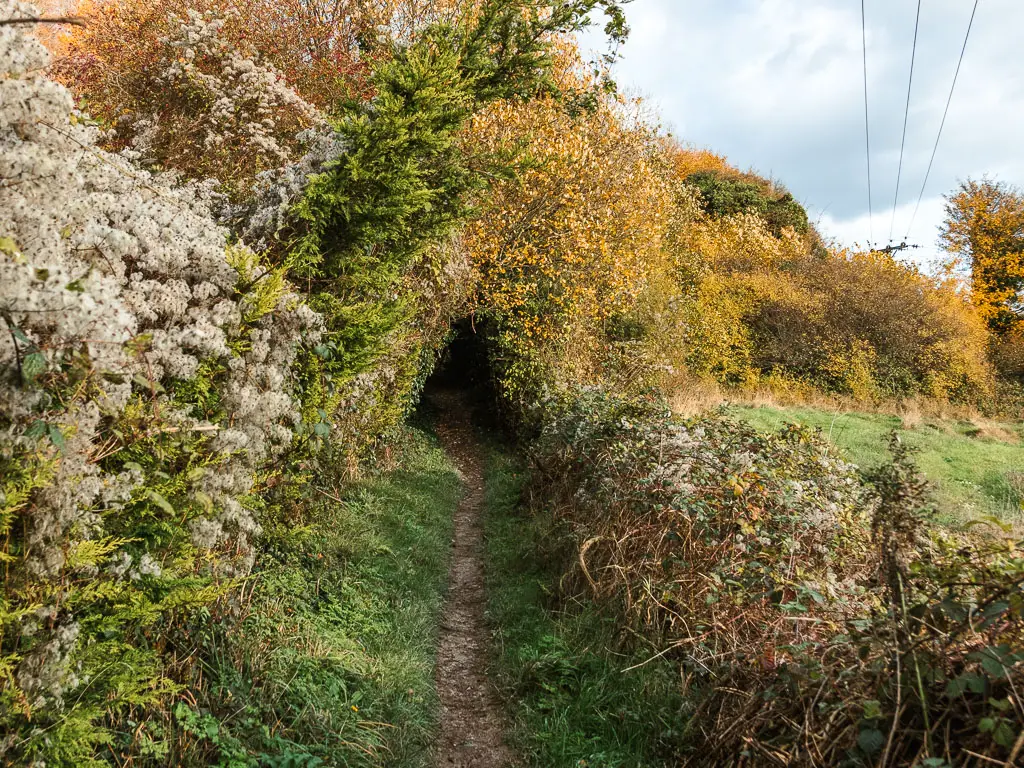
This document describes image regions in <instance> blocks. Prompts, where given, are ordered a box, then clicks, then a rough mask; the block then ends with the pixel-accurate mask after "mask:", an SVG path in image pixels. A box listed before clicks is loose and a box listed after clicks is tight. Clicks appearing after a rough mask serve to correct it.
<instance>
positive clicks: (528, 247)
mask: <svg viewBox="0 0 1024 768" xmlns="http://www.w3.org/2000/svg"><path fill="white" fill-rule="evenodd" d="M634 106H635V105H634ZM631 108H632V107H631V106H630V105H627V104H623V103H620V102H619V101H617V100H616V99H615V98H613V97H610V96H607V95H605V96H603V97H602V98H600V99H598V102H597V106H596V108H595V109H593V110H592V111H591V110H583V111H581V112H578V113H576V114H574V113H573V111H572V110H569V109H567V108H566V105H565V104H564V103H563V102H560V101H558V100H556V99H543V100H538V101H535V102H532V103H530V104H516V103H503V104H498V105H496V106H495V107H494V108H492V109H490V110H488V111H486V112H484V113H482V114H480V115H479V116H478V117H477V118H476V119H475V120H474V123H473V125H472V129H471V132H470V139H471V140H472V141H473V142H476V143H479V144H480V145H481V146H482V147H484V148H486V150H487V151H489V152H494V153H502V152H515V153H518V157H519V159H520V165H519V167H518V171H517V173H516V175H515V177H514V178H513V179H511V180H496V181H495V183H494V184H492V187H491V190H490V194H491V198H490V200H489V201H488V202H487V203H486V204H485V205H484V207H483V215H482V217H481V218H479V219H478V220H476V221H474V222H472V223H471V225H470V226H469V228H468V230H467V233H466V242H467V245H468V247H469V249H470V254H471V257H472V259H473V263H474V265H475V267H476V268H477V270H478V271H479V273H480V283H479V291H478V295H477V306H478V309H479V310H480V311H481V312H482V313H483V314H485V315H487V316H489V317H491V318H492V319H493V320H495V321H496V323H497V324H498V326H499V327H500V329H501V336H502V338H503V339H504V343H505V345H506V346H507V347H508V349H506V352H507V353H511V354H510V355H508V357H509V358H510V359H513V360H515V361H516V362H515V366H518V368H517V369H516V370H515V371H512V370H510V371H508V377H507V382H506V383H507V384H508V386H509V387H511V388H512V389H515V388H516V387H520V386H524V385H527V381H526V378H528V377H529V376H530V375H535V374H536V371H534V372H533V373H532V374H531V373H529V372H528V371H526V370H525V369H524V368H523V366H526V365H527V363H528V362H529V363H530V364H532V365H534V366H537V365H539V366H542V367H545V366H546V367H548V368H554V369H559V370H561V375H566V374H568V373H569V371H570V369H572V368H575V369H576V370H575V371H574V372H573V376H572V377H570V378H573V380H577V381H579V380H581V378H582V379H585V378H586V377H587V370H586V369H587V368H588V366H589V367H592V366H593V364H594V358H593V353H594V352H595V345H599V344H600V337H601V333H600V329H601V328H602V327H604V325H605V324H607V323H608V322H609V321H611V320H612V319H613V318H614V316H615V315H617V314H621V313H623V312H626V311H629V310H630V309H631V308H632V307H633V306H634V304H635V302H636V300H637V298H638V296H639V295H640V293H641V292H642V290H643V287H644V284H645V281H646V280H647V277H648V272H649V269H650V267H651V265H652V264H653V263H654V262H655V261H657V260H658V259H659V258H660V255H659V254H660V245H661V240H662V237H663V233H664V226H665V216H666V212H667V209H668V205H669V199H668V193H667V188H666V186H665V184H664V182H663V180H662V179H661V177H660V176H659V174H658V173H656V172H655V168H654V167H655V165H656V164H657V163H658V162H659V159H658V155H657V153H656V152H655V151H654V144H653V141H652V139H653V133H652V132H651V131H650V129H649V128H648V127H646V126H645V125H643V124H642V122H636V121H633V120H632V119H631V118H630V109H631ZM591 372H592V371H591ZM557 376H558V374H556V377H557ZM524 377H526V378H524Z"/></svg>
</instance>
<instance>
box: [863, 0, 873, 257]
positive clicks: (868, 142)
mask: <svg viewBox="0 0 1024 768" xmlns="http://www.w3.org/2000/svg"><path fill="white" fill-rule="evenodd" d="M860 40H861V47H862V49H863V51H864V146H865V149H866V150H867V160H868V229H869V230H870V232H871V239H872V240H874V239H875V215H874V213H873V211H872V206H871V131H870V129H869V128H868V33H867V23H866V22H865V13H864V0H860Z"/></svg>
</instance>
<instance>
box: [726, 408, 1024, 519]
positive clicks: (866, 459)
mask: <svg viewBox="0 0 1024 768" xmlns="http://www.w3.org/2000/svg"><path fill="white" fill-rule="evenodd" d="M727 412H728V413H729V414H731V415H733V416H735V417H737V418H740V419H743V420H744V421H747V422H750V423H751V424H753V425H754V426H755V427H757V428H758V429H761V430H765V431H769V430H770V431H774V430H777V429H779V428H780V427H782V426H783V425H784V424H786V423H787V422H795V423H797V424H803V425H806V426H810V427H817V428H820V429H821V431H822V434H823V435H824V436H825V437H826V438H827V439H828V440H829V441H830V442H832V443H833V444H834V445H835V446H836V447H837V448H838V449H839V450H840V452H841V453H842V455H843V457H844V458H845V459H847V460H848V461H851V462H853V463H854V464H857V465H858V466H860V467H863V468H869V467H874V466H877V465H879V464H882V463H885V462H886V461H887V459H888V451H887V449H886V446H887V443H888V439H889V435H890V433H891V432H892V431H893V430H896V431H897V432H898V433H899V434H900V437H901V438H902V439H903V440H904V441H905V442H906V443H907V444H909V445H911V446H913V447H915V448H917V449H919V451H920V452H919V453H918V454H917V455H916V456H915V462H916V463H917V464H918V466H919V467H920V470H921V472H922V473H923V474H924V476H925V477H926V478H928V480H929V481H930V482H931V483H932V484H933V485H934V487H935V498H936V501H937V503H938V506H939V510H940V512H941V514H942V519H941V520H940V522H943V523H946V524H954V525H957V524H963V523H965V522H968V521H969V520H972V519H976V518H978V517H982V516H987V515H992V516H995V517H999V518H1001V519H1003V520H1006V521H1008V522H1020V521H1021V519H1022V516H1021V501H1022V498H1024V496H1022V494H1024V443H1022V442H1020V438H1021V430H1022V428H1021V425H1019V424H1006V425H1002V428H1001V429H1000V430H999V431H998V434H995V435H987V434H984V433H983V432H980V431H979V428H978V427H977V425H975V424H974V423H973V422H970V421H956V420H938V419H928V420H926V421H923V422H921V423H920V424H916V425H913V426H910V425H908V424H906V423H905V421H904V420H903V419H901V418H900V417H899V416H892V415H885V414H872V413H851V412H845V413H836V412H831V411H827V410H822V409H817V408H806V407H765V406H762V407H752V406H730V407H729V408H728V409H727Z"/></svg>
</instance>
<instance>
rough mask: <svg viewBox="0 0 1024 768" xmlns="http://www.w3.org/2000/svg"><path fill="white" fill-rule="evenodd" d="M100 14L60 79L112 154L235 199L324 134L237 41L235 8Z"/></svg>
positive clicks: (277, 77)
mask: <svg viewBox="0 0 1024 768" xmlns="http://www.w3.org/2000/svg"><path fill="white" fill-rule="evenodd" d="M100 11H101V12H100V13H99V14H98V15H97V16H96V23H95V24H91V25H89V26H88V27H86V28H85V31H83V32H80V33H79V34H78V35H77V36H76V37H74V38H72V40H71V42H70V43H69V46H68V50H67V54H66V56H65V57H64V58H63V59H62V60H61V61H60V62H59V63H58V66H57V67H56V72H57V74H58V76H59V78H60V79H61V80H62V81H63V82H65V83H67V84H69V85H70V86H71V87H72V88H73V89H74V90H75V91H76V93H77V94H78V95H79V97H80V100H81V101H82V103H83V105H84V106H85V107H86V108H87V109H88V110H89V112H90V113H91V114H92V115H93V116H94V117H95V118H97V119H99V120H101V121H102V122H104V123H105V124H106V125H107V126H109V127H110V128H111V129H112V132H111V133H110V134H109V135H108V136H107V137H106V139H105V141H104V144H105V146H106V147H107V148H108V149H110V150H113V151H119V150H121V149H125V148H130V149H131V150H132V151H133V153H134V156H135V157H136V158H137V159H138V161H139V162H140V163H142V164H144V165H146V166H148V167H151V168H159V169H164V170H174V171H178V172H179V173H181V174H182V175H184V177H185V178H188V179H207V178H213V179H216V180H217V181H218V188H219V189H220V190H221V191H224V192H226V193H228V194H229V195H230V196H232V197H234V198H239V197H241V196H244V195H247V194H249V188H250V187H251V185H252V183H253V181H254V179H255V178H256V177H257V176H258V175H259V174H260V173H261V172H263V171H267V170H270V169H274V168H277V167H279V166H282V165H285V164H287V163H288V162H290V161H291V160H293V159H295V158H296V157H297V156H298V154H300V153H301V151H302V149H303V146H302V141H301V138H302V131H303V130H304V129H307V128H311V127H314V126H318V127H319V126H323V124H324V122H325V118H324V116H323V115H322V114H321V113H320V112H319V111H318V110H317V109H316V108H315V107H314V106H313V105H312V104H310V103H309V102H307V101H305V100H304V99H303V98H302V97H301V96H299V95H298V93H296V91H295V90H294V89H293V88H292V87H291V86H290V85H289V84H288V83H287V82H286V80H285V78H284V75H283V74H282V73H281V72H280V71H278V70H277V69H276V68H275V67H274V66H273V65H271V64H269V63H267V62H266V60H265V59H264V58H263V57H262V56H261V54H260V52H259V51H258V50H256V49H255V47H254V46H253V45H252V43H251V41H249V40H247V39H245V38H244V35H240V34H239V33H238V29H237V28H238V27H239V26H240V25H241V24H242V23H243V21H242V19H240V18H239V11H238V10H237V9H235V10H231V11H228V12H227V13H226V15H224V16H213V15H210V14H204V13H201V12H199V11H197V10H194V9H192V8H188V9H182V10H181V12H180V15H178V13H176V12H175V11H174V10H173V6H172V4H170V3H160V2H155V3H152V4H146V3H145V2H143V3H140V4H135V3H125V4H123V5H122V4H113V3H111V4H107V5H104V6H101V8H100ZM227 19H230V20H231V21H232V22H233V24H232V25H231V26H229V25H228V24H227V23H226V20H227ZM263 21H265V20H263ZM232 33H234V36H233V37H232ZM126 45H127V46H128V47H127V48H126Z"/></svg>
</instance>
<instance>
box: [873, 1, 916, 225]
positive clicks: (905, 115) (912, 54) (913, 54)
mask: <svg viewBox="0 0 1024 768" xmlns="http://www.w3.org/2000/svg"><path fill="white" fill-rule="evenodd" d="M862 6H863V0H862ZM920 26H921V0H917V16H916V18H915V19H914V47H913V48H912V49H911V52H910V79H909V80H908V81H907V106H906V110H905V111H904V113H903V139H902V141H900V164H899V167H898V168H897V170H896V194H895V196H894V197H893V201H892V220H891V221H890V222H889V242H892V231H893V228H894V227H895V226H896V204H897V202H898V201H899V199H900V176H901V175H903V148H904V147H905V146H906V143H907V121H908V119H909V118H910V90H911V88H912V87H913V85H914V59H915V58H916V57H917V30H918V28H919V27H920Z"/></svg>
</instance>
